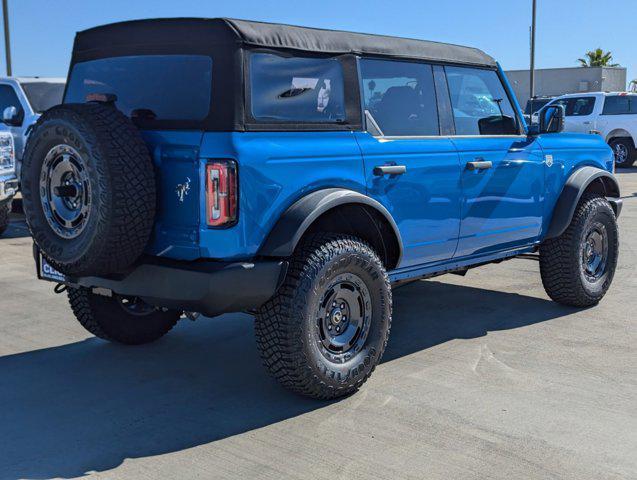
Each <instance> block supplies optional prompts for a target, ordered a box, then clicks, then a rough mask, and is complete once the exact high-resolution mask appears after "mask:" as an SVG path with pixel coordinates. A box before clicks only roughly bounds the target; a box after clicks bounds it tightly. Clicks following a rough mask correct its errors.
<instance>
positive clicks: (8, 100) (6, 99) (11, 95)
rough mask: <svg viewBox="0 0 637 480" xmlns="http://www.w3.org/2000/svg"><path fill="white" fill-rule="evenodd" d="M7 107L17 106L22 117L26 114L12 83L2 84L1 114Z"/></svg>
mask: <svg viewBox="0 0 637 480" xmlns="http://www.w3.org/2000/svg"><path fill="white" fill-rule="evenodd" d="M7 107H15V108H16V109H17V110H18V116H19V117H20V118H22V117H23V116H24V109H23V108H22V104H21V103H20V100H19V99H18V96H17V95H16V93H15V90H14V89H13V87H11V86H10V85H0V115H2V112H4V109H5V108H7Z"/></svg>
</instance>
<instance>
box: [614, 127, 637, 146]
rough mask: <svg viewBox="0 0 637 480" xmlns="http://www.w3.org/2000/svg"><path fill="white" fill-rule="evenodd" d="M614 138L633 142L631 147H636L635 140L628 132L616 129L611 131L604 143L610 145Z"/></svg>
mask: <svg viewBox="0 0 637 480" xmlns="http://www.w3.org/2000/svg"><path fill="white" fill-rule="evenodd" d="M616 138H630V139H631V140H632V141H633V145H634V146H637V143H635V139H634V138H633V136H632V135H631V134H630V132H629V131H628V130H625V129H623V128H616V129H614V130H612V131H611V132H610V133H609V134H608V135H606V143H610V142H611V141H612V140H614V139H616Z"/></svg>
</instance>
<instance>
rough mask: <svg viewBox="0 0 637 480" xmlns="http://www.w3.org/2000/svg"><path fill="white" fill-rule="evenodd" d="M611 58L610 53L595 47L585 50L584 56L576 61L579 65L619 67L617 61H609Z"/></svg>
mask: <svg viewBox="0 0 637 480" xmlns="http://www.w3.org/2000/svg"><path fill="white" fill-rule="evenodd" d="M612 59H613V54H612V53H610V52H605V51H604V50H602V49H601V48H596V49H595V50H591V51H590V52H586V58H578V59H577V61H578V62H580V66H581V67H619V64H618V63H610V62H611V60H612Z"/></svg>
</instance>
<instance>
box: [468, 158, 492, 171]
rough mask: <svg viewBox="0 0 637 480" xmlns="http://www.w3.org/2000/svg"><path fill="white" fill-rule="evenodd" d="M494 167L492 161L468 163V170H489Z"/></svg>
mask: <svg viewBox="0 0 637 480" xmlns="http://www.w3.org/2000/svg"><path fill="white" fill-rule="evenodd" d="M492 166H493V163H492V162H491V161H487V160H476V161H475V162H467V170H488V169H489V168H491V167H492Z"/></svg>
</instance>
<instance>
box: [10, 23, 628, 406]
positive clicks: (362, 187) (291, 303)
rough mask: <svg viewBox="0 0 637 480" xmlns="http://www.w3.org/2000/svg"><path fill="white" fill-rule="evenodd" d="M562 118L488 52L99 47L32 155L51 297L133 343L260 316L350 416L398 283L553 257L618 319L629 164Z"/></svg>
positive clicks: (556, 269)
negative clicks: (535, 114)
mask: <svg viewBox="0 0 637 480" xmlns="http://www.w3.org/2000/svg"><path fill="white" fill-rule="evenodd" d="M563 120H564V117H563V109H562V108H561V107H559V106H554V107H548V108H545V109H544V110H543V111H542V116H541V118H540V122H539V125H537V126H533V127H532V128H530V129H526V127H525V123H524V122H523V120H522V112H521V110H520V108H519V106H518V105H517V103H516V101H515V98H514V96H513V93H512V91H511V89H510V87H509V85H508V83H507V80H506V77H505V76H504V74H503V72H502V70H501V68H500V67H499V65H498V64H497V63H496V61H495V60H494V59H493V58H491V57H490V56H489V55H487V54H485V53H483V52H482V51H480V50H477V49H475V48H468V47H460V46H455V45H445V44H440V43H435V42H427V41H419V40H407V39H400V38H394V37H383V36H376V35H365V34H358V33H348V32H341V31H328V30H315V29H311V28H303V27H293V26H284V25H276V24H267V23H259V22H250V21H242V20H230V19H207V20H204V19H161V20H143V21H133V22H125V23H117V24H112V25H106V26H102V27H97V28H93V29H90V30H87V31H84V32H80V33H78V34H77V36H76V39H75V44H74V48H73V55H72V60H71V66H70V69H69V78H68V86H67V90H66V94H65V98H64V104H63V105H61V106H57V107H54V108H52V109H50V110H48V111H47V112H45V113H44V114H43V115H42V117H41V118H40V119H39V120H38V122H37V123H36V126H35V128H34V130H33V132H32V134H31V135H30V137H29V141H28V144H27V148H26V151H25V155H24V166H23V175H22V182H23V184H22V186H23V196H24V208H25V212H26V218H27V222H28V225H29V228H30V231H31V233H32V235H33V238H34V240H35V245H36V247H35V257H36V259H37V264H38V271H39V276H40V278H42V279H44V280H51V281H54V282H57V283H58V284H59V285H58V286H57V287H56V291H57V292H61V291H64V290H66V291H67V294H68V297H69V300H70V305H71V309H72V310H73V312H74V314H75V316H76V318H77V319H78V320H79V322H80V323H81V324H82V325H83V326H84V327H85V328H86V329H87V330H88V331H89V332H91V333H93V334H94V335H97V336H98V337H101V338H103V339H106V340H110V341H115V342H121V343H126V344H140V343H146V342H150V341H153V340H156V339H158V338H159V337H161V336H162V335H164V334H165V333H167V332H168V331H169V330H170V329H171V328H172V327H173V325H175V323H176V322H177V321H178V319H179V318H180V317H181V316H182V314H183V313H184V312H186V313H187V316H189V317H191V318H194V317H195V316H196V315H195V314H194V313H192V312H196V313H201V314H204V315H206V316H209V317H212V316H215V315H219V314H221V313H225V312H238V311H244V312H249V313H252V314H254V315H255V316H256V337H257V344H258V348H259V350H260V352H261V356H262V358H263V362H264V364H265V366H266V367H267V368H268V369H269V370H270V372H271V373H272V375H274V377H275V378H277V379H278V380H279V381H280V382H281V383H282V384H283V385H284V386H286V387H288V388H290V389H291V390H293V391H296V392H299V393H302V394H305V395H309V396H312V397H317V398H335V397H340V396H343V395H347V394H349V393H351V392H354V391H355V390H357V389H358V388H359V387H360V386H361V385H362V384H363V383H364V382H365V381H366V380H367V378H368V377H369V376H370V375H371V374H372V372H373V370H374V368H375V367H376V365H377V364H378V362H379V361H380V359H381V357H382V355H383V351H384V350H385V346H386V345H387V341H388V338H389V331H390V326H391V321H392V290H391V288H392V285H393V284H394V285H395V284H400V283H401V282H406V281H411V280H414V279H419V278H426V277H432V276H435V275H441V274H444V273H448V272H457V273H464V272H466V271H467V270H468V269H470V268H473V267H477V266H480V265H484V264H488V263H492V262H500V261H503V260H506V259H510V258H514V257H516V256H518V255H522V254H528V253H531V252H539V260H540V272H541V278H542V281H543V284H544V287H545V288H546V291H547V293H548V295H549V296H550V297H551V298H552V299H554V300H555V301H557V302H560V303H563V304H566V305H572V306H578V307H589V306H592V305H595V304H596V303H597V302H599V301H600V300H601V299H602V297H603V296H604V295H605V293H606V291H607V290H608V288H609V286H610V284H611V281H612V279H613V275H614V272H615V267H616V265H617V255H618V231H617V224H616V217H617V216H618V215H619V213H620V210H621V206H622V203H621V200H620V193H619V186H618V184H617V181H616V179H615V177H614V176H613V174H612V170H613V155H612V152H611V150H610V148H608V146H607V145H606V144H605V143H604V141H603V140H602V139H601V138H600V137H599V136H593V135H576V134H560V133H559V132H560V131H561V129H562V125H563ZM212 321H214V320H212ZM466 321H471V319H470V318H468V319H466ZM211 348H213V347H211ZM237 354H239V355H240V354H241V352H237ZM220 367H222V366H220ZM193 368H194V367H193Z"/></svg>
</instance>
